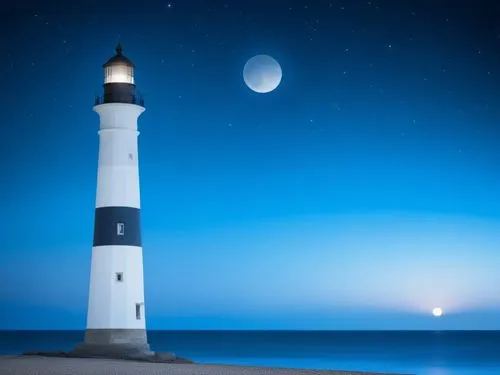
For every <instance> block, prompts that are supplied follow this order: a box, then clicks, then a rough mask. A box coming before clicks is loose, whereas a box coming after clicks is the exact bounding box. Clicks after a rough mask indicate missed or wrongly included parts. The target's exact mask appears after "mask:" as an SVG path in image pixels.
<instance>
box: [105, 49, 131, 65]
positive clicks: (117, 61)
mask: <svg viewBox="0 0 500 375" xmlns="http://www.w3.org/2000/svg"><path fill="white" fill-rule="evenodd" d="M111 65H127V66H130V67H132V68H134V67H135V65H134V63H133V62H132V61H130V60H129V59H128V58H127V57H125V56H123V48H122V46H121V45H120V44H118V45H117V46H116V55H114V56H113V57H112V58H110V59H109V60H108V61H106V63H105V64H104V65H103V67H105V68H106V67H108V66H111Z"/></svg>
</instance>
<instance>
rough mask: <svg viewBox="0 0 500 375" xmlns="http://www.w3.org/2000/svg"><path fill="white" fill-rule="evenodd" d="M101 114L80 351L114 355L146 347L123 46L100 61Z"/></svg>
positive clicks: (136, 107) (131, 96)
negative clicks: (102, 75)
mask: <svg viewBox="0 0 500 375" xmlns="http://www.w3.org/2000/svg"><path fill="white" fill-rule="evenodd" d="M103 67H104V94H103V95H102V96H99V97H97V98H96V102H95V107H94V111H95V112H97V113H98V114H99V118H100V128H99V132H98V133H99V162H98V170H97V194H96V209H95V223H94V241H93V248H92V265H91V274H90V290H89V301H88V314H87V329H86V332H85V340H84V343H83V344H81V345H79V346H78V347H77V348H76V349H75V352H77V353H80V354H81V355H92V356H103V357H109V356H112V357H116V356H120V355H128V354H148V353H151V352H150V349H149V345H148V342H147V336H146V320H145V309H144V278H143V257H142V242H141V225H140V207H141V204H140V193H139V164H138V152H137V151H138V145H137V140H138V135H139V132H138V131H137V120H138V118H139V116H140V115H141V113H142V112H144V110H145V109H144V103H143V101H142V99H140V98H139V97H138V95H137V93H136V87H135V82H134V64H133V63H132V62H131V61H130V60H129V59H127V58H126V57H125V56H123V54H122V48H121V46H120V45H118V46H117V47H116V55H115V56H113V57H112V58H111V59H109V60H108V61H107V62H106V63H105V64H104V66H103Z"/></svg>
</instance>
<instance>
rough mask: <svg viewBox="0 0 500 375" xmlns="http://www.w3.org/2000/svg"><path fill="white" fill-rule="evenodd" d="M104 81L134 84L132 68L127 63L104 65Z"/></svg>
mask: <svg viewBox="0 0 500 375" xmlns="http://www.w3.org/2000/svg"><path fill="white" fill-rule="evenodd" d="M104 83H130V84H134V72H133V68H132V67H130V66H127V65H111V66H108V67H106V70H105V72H104Z"/></svg>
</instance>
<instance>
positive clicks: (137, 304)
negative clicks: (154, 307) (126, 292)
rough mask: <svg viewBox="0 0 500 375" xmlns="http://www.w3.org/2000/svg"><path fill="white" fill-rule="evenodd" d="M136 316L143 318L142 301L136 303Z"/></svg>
mask: <svg viewBox="0 0 500 375" xmlns="http://www.w3.org/2000/svg"><path fill="white" fill-rule="evenodd" d="M135 318H136V319H137V320H141V304H140V303H136V304H135Z"/></svg>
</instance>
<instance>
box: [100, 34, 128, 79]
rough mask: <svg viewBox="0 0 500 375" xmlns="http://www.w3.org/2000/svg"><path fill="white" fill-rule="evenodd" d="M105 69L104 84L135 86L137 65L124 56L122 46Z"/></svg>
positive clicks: (117, 49)
mask: <svg viewBox="0 0 500 375" xmlns="http://www.w3.org/2000/svg"><path fill="white" fill-rule="evenodd" d="M103 67H104V84H107V83H128V84H130V85H133V84H134V67H135V65H134V64H133V63H132V61H130V60H129V59H127V58H126V57H125V56H123V49H122V46H121V45H120V44H118V46H117V47H116V55H115V56H113V57H112V58H110V59H109V60H108V61H107V62H106V64H104V65H103Z"/></svg>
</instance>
